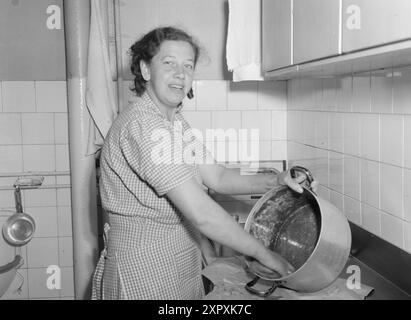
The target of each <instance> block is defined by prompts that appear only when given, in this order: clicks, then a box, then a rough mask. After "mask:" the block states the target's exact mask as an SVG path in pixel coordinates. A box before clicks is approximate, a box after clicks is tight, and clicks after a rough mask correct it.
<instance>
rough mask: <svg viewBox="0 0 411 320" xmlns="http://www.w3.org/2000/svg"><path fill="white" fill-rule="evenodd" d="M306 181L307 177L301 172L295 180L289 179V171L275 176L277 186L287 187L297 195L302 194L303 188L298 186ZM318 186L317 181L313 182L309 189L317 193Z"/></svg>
mask: <svg viewBox="0 0 411 320" xmlns="http://www.w3.org/2000/svg"><path fill="white" fill-rule="evenodd" d="M306 179H307V176H306V175H305V174H304V173H302V172H298V174H297V177H295V178H293V177H291V173H290V169H289V170H287V171H283V172H280V173H279V174H277V183H278V184H279V185H284V186H288V187H290V188H291V189H293V190H294V191H296V192H298V193H302V192H303V187H302V186H301V185H300V184H301V183H303V182H304V181H305V180H306ZM318 184H319V183H318V181H317V180H314V181H313V182H312V183H311V189H312V190H313V191H314V192H316V191H317V188H318Z"/></svg>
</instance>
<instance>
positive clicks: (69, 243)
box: [59, 237, 73, 267]
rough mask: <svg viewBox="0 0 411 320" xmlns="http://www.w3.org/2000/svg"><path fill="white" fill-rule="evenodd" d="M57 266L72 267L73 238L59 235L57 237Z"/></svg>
mask: <svg viewBox="0 0 411 320" xmlns="http://www.w3.org/2000/svg"><path fill="white" fill-rule="evenodd" d="M59 266H60V267H72V266H73V238H72V237H60V238H59Z"/></svg>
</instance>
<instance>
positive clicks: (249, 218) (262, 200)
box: [244, 185, 324, 282]
mask: <svg viewBox="0 0 411 320" xmlns="http://www.w3.org/2000/svg"><path fill="white" fill-rule="evenodd" d="M302 187H303V189H304V191H308V192H309V194H310V195H311V196H312V197H313V198H314V200H315V203H316V204H317V206H318V209H319V210H318V211H319V214H320V221H321V223H320V232H319V234H318V239H317V242H316V244H315V247H314V249H313V251H312V252H311V254H310V256H309V257H308V259H307V260H306V261H305V262H304V263H303V264H302V265H301V266H300V267H299V268H298V269H296V270H294V271H293V272H292V273H290V274H288V275H286V276H283V277H280V278H275V279H273V278H271V277H269V276H264V275H261V274H259V273H258V272H256V271H254V270H252V268H250V265H249V263H248V261H247V259H245V263H246V264H247V267H248V269H249V270H250V271H251V272H252V273H253V274H255V275H256V276H258V277H260V278H261V279H264V280H268V281H277V282H282V281H284V280H287V279H289V278H290V277H292V276H295V274H296V273H298V272H299V271H300V270H301V269H302V268H303V267H305V266H306V265H307V264H308V262H309V261H310V260H311V259H312V257H313V255H314V253H315V251H316V250H317V248H318V246H319V243H320V238H321V236H322V235H323V230H324V228H323V224H322V220H323V214H322V211H321V207H320V203H319V201H318V199H317V196H316V194H315V193H314V192H313V191H311V190H310V189H309V188H307V187H306V186H302ZM283 188H289V187H288V186H283V185H282V186H276V187H274V188H273V189H271V190H269V191H267V192H266V193H265V194H264V195H263V196H262V197H261V198H260V199H258V201H257V202H256V203H255V205H254V206H253V208H252V209H251V211H250V213H249V214H248V216H247V220H246V222H245V225H244V230H245V231H246V232H247V233H250V226H251V223H252V220H253V218H254V216H255V214H256V213H257V211H258V210H260V209H261V207H262V206H263V204H264V203H265V202H266V201H267V200H268V199H270V198H271V196H272V195H273V194H274V193H276V192H277V191H278V190H280V189H283ZM290 190H292V189H291V188H290ZM304 191H303V192H304ZM257 208H258V209H257Z"/></svg>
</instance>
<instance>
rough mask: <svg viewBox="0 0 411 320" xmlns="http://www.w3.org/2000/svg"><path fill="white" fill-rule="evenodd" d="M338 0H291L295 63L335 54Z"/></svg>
mask: <svg viewBox="0 0 411 320" xmlns="http://www.w3.org/2000/svg"><path fill="white" fill-rule="evenodd" d="M339 23H340V2H339V0H294V4H293V27H294V30H293V34H294V40H293V46H294V64H298V63H302V62H307V61H310V60H316V59H321V58H325V57H329V56H333V55H338V54H339V53H340V50H339V47H340V45H339V40H340V39H339V38H340V37H339Z"/></svg>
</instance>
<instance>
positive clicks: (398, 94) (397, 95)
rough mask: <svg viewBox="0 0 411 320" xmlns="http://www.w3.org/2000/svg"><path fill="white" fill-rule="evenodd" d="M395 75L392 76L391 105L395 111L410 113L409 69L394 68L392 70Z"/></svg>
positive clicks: (410, 71) (410, 79) (410, 81)
mask: <svg viewBox="0 0 411 320" xmlns="http://www.w3.org/2000/svg"><path fill="white" fill-rule="evenodd" d="M394 71H395V73H394V74H397V75H401V76H395V77H393V86H394V88H393V101H394V103H393V107H394V112H395V113H408V114H410V113H411V106H410V101H411V91H410V83H411V70H409V69H396V70H394Z"/></svg>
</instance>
